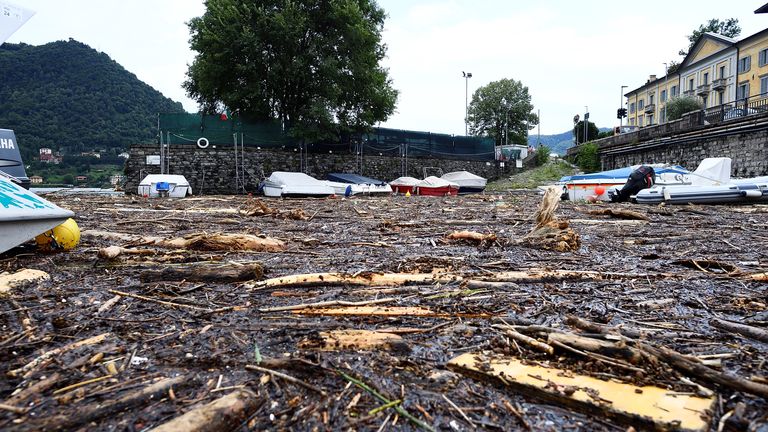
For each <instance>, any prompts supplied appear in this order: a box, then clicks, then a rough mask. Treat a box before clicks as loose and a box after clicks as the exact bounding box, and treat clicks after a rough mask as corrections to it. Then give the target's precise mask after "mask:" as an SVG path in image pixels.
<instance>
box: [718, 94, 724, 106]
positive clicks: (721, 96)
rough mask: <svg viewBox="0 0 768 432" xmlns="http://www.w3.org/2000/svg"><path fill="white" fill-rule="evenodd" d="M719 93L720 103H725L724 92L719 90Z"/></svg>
mask: <svg viewBox="0 0 768 432" xmlns="http://www.w3.org/2000/svg"><path fill="white" fill-rule="evenodd" d="M717 94H718V97H719V99H720V105H722V104H724V103H725V102H724V101H723V92H718V93H717Z"/></svg>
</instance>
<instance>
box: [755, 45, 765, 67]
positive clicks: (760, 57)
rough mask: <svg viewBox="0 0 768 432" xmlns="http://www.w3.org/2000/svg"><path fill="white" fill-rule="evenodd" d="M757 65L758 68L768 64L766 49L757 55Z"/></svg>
mask: <svg viewBox="0 0 768 432" xmlns="http://www.w3.org/2000/svg"><path fill="white" fill-rule="evenodd" d="M757 63H758V64H759V65H760V67H763V66H765V65H767V64H768V48H766V49H764V50H762V51H760V53H759V54H758V55H757Z"/></svg>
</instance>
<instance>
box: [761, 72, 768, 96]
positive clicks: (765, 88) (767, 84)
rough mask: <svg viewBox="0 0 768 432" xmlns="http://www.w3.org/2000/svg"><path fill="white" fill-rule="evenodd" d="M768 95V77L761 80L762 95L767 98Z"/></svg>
mask: <svg viewBox="0 0 768 432" xmlns="http://www.w3.org/2000/svg"><path fill="white" fill-rule="evenodd" d="M766 93H768V76H764V77H762V78H760V94H761V95H763V96H765V94H766Z"/></svg>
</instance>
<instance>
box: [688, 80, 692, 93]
mask: <svg viewBox="0 0 768 432" xmlns="http://www.w3.org/2000/svg"><path fill="white" fill-rule="evenodd" d="M688 90H693V78H691V79H689V80H688Z"/></svg>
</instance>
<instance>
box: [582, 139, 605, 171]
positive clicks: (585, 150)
mask: <svg viewBox="0 0 768 432" xmlns="http://www.w3.org/2000/svg"><path fill="white" fill-rule="evenodd" d="M576 165H578V166H579V168H581V169H582V170H584V172H587V173H591V172H597V171H600V155H599V154H598V146H597V144H595V143H587V144H582V145H580V146H579V153H578V154H577V155H576Z"/></svg>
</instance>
